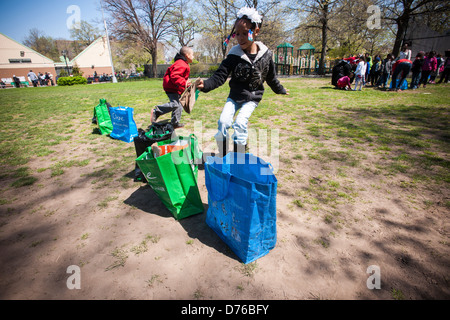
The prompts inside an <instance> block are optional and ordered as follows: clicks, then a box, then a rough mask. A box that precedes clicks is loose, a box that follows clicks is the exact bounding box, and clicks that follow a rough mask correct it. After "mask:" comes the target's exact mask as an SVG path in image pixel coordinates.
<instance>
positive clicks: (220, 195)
mask: <svg viewBox="0 0 450 320" xmlns="http://www.w3.org/2000/svg"><path fill="white" fill-rule="evenodd" d="M210 170H211V167H210V166H209V165H206V166H205V185H206V189H207V190H208V196H209V197H210V198H211V199H212V200H213V201H222V200H224V199H225V198H226V196H227V195H228V189H229V185H230V179H231V175H230V173H228V172H227V173H223V172H221V173H222V174H223V175H224V176H225V180H224V184H225V187H224V189H225V191H222V192H220V191H219V192H215V191H217V190H214V188H213V186H212V185H211V175H212V174H211V172H210ZM213 170H214V169H213ZM219 172H220V171H219Z"/></svg>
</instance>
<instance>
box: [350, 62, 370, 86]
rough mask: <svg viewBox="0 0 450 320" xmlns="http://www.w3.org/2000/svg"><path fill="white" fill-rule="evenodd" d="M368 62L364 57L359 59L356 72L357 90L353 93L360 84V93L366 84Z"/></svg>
mask: <svg viewBox="0 0 450 320" xmlns="http://www.w3.org/2000/svg"><path fill="white" fill-rule="evenodd" d="M366 68H367V65H366V60H365V58H364V56H360V57H359V62H358V65H357V67H356V70H355V89H353V91H356V87H357V86H358V84H359V89H358V90H359V91H361V88H362V87H363V86H364V83H365V80H364V79H365V76H366Z"/></svg>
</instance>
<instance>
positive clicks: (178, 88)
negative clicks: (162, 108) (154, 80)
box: [163, 53, 191, 94]
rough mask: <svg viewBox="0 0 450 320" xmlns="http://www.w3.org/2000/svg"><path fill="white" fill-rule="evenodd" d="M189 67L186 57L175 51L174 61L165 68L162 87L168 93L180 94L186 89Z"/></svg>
mask: <svg viewBox="0 0 450 320" xmlns="http://www.w3.org/2000/svg"><path fill="white" fill-rule="evenodd" d="M190 72H191V68H190V67H189V64H188V63H187V61H186V58H185V57H184V56H183V55H181V54H179V53H177V55H176V56H175V62H174V63H173V64H172V65H171V66H170V67H169V68H168V69H167V71H166V73H165V74H164V78H163V89H164V91H166V92H169V93H178V94H182V93H183V92H184V90H185V89H186V82H187V80H188V79H189V74H190Z"/></svg>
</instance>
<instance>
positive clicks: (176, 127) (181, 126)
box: [173, 123, 184, 129]
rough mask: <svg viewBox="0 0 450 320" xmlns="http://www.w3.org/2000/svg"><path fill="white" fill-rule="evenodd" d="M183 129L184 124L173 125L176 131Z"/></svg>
mask: <svg viewBox="0 0 450 320" xmlns="http://www.w3.org/2000/svg"><path fill="white" fill-rule="evenodd" d="M183 127H184V123H175V124H174V125H173V128H174V129H178V128H183Z"/></svg>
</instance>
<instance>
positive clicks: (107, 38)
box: [100, 0, 117, 83]
mask: <svg viewBox="0 0 450 320" xmlns="http://www.w3.org/2000/svg"><path fill="white" fill-rule="evenodd" d="M100 5H101V7H102V18H103V24H104V25H105V32H106V41H107V43H108V50H109V58H110V61H111V69H112V82H113V83H117V78H116V72H115V71H114V65H113V58H112V54H111V45H110V43H109V35H108V27H107V26H106V20H105V15H104V13H103V0H100Z"/></svg>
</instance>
